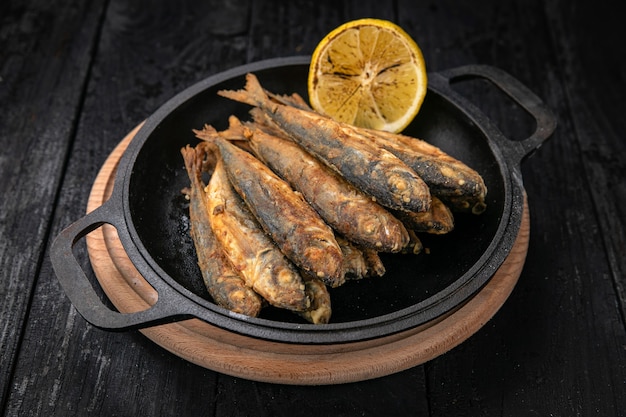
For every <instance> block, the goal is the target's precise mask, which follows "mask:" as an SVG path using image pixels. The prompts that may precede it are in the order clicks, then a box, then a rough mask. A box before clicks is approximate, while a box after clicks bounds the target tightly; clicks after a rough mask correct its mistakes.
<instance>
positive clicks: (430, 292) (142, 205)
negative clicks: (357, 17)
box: [51, 57, 556, 344]
mask: <svg viewBox="0 0 626 417" xmlns="http://www.w3.org/2000/svg"><path fill="white" fill-rule="evenodd" d="M308 62H309V58H308V57H293V58H283V59H272V60H267V61H262V62H258V63H254V64H250V65H245V66H242V67H239V68H235V69H232V70H230V71H226V72H224V73H221V74H218V75H215V76H212V77H209V78H207V79H205V80H203V81H201V82H199V83H197V84H195V85H193V86H191V87H190V88H188V89H186V90H185V91H183V92H181V93H180V94H178V95H177V96H175V97H173V98H172V99H171V100H169V101H168V102H166V103H165V104H164V105H163V106H162V107H161V108H159V109H158V111H156V113H154V114H153V115H152V116H150V117H149V118H148V119H147V120H146V122H145V124H144V126H143V127H142V128H141V129H140V131H139V132H138V133H137V135H136V136H135V137H134V139H133V140H132V141H131V143H130V144H129V146H128V148H127V150H126V152H125V153H124V155H123V157H122V159H121V161H120V163H119V166H118V170H117V174H116V177H115V185H114V189H113V193H112V196H111V198H110V199H109V200H108V201H107V202H106V203H104V204H103V205H102V206H101V207H100V208H98V209H96V210H95V211H93V212H91V213H89V214H87V215H86V216H85V217H83V218H82V219H80V220H78V221H77V222H75V223H74V224H72V225H70V226H69V227H68V228H67V229H65V230H64V231H62V232H61V234H60V235H59V236H58V237H57V239H56V240H55V241H54V243H53V245H52V252H51V257H52V262H53V266H54V269H55V271H56V274H57V276H58V278H59V281H60V282H61V284H62V286H63V288H64V290H65V291H66V293H67V295H68V297H69V298H70V300H71V301H72V303H73V304H74V306H75V307H76V309H77V310H78V311H79V313H80V314H81V315H82V316H83V317H84V318H85V319H86V320H87V321H88V322H90V323H91V324H93V325H94V326H97V327H99V328H103V329H108V330H125V329H133V328H141V327H148V326H153V325H156V324H160V323H165V322H171V321H176V320H181V319H186V318H190V317H197V318H200V319H202V320H205V321H207V322H209V323H211V324H213V325H216V326H219V327H221V328H224V329H227V330H229V331H232V332H236V333H240V334H243V335H246V336H250V337H255V338H263V339H267V340H273V341H277V342H288V343H312V344H316V343H317V344H331V343H346V342H354V341H360V340H366V339H372V338H377V337H382V336H386V335H390V334H393V333H396V332H400V331H403V330H407V329H410V328H414V327H415V326H418V325H421V324H424V323H427V322H429V321H431V320H433V319H435V318H437V317H439V316H441V315H443V314H445V313H447V312H449V311H451V310H453V309H454V308H456V307H458V306H460V305H461V304H462V303H464V302H465V301H467V300H468V299H469V297H471V296H472V295H473V294H475V293H476V292H477V291H478V290H479V289H480V288H481V287H482V286H483V285H485V284H486V283H487V282H488V280H489V279H490V278H491V277H492V275H493V274H494V273H495V271H496V269H497V268H498V267H499V266H500V265H501V263H502V262H503V260H504V259H505V258H506V256H507V254H508V253H509V251H510V249H511V247H512V245H513V242H514V239H515V237H516V236H517V233H518V230H519V226H520V222H521V215H522V210H523V195H524V189H523V184H522V177H521V172H520V168H519V165H520V163H521V161H522V160H523V159H524V158H525V157H526V156H527V155H529V154H530V153H531V152H533V151H534V150H535V149H537V148H538V147H539V146H540V145H541V144H542V143H543V142H544V141H545V140H546V139H547V138H548V137H549V136H550V135H551V134H552V132H553V131H554V129H555V127H556V121H555V117H554V116H553V114H552V112H551V111H550V110H549V109H547V108H546V107H545V105H544V104H543V103H542V102H541V100H540V99H538V98H537V97H536V96H535V95H534V94H533V93H532V92H530V91H529V90H528V89H527V88H526V87H524V86H523V85H521V84H520V82H519V81H517V80H516V79H514V78H512V77H511V76H510V75H508V74H506V73H504V72H502V71H501V70H498V69H496V68H493V67H488V66H465V67H460V68H456V69H452V70H447V71H442V72H437V73H431V74H429V88H428V93H427V96H426V99H425V102H424V104H423V107H422V109H421V110H420V113H419V115H418V116H417V118H416V119H415V121H414V122H413V123H412V124H411V125H410V126H409V127H408V128H407V129H406V131H405V133H407V134H409V135H412V136H415V137H420V138H423V139H426V140H428V141H429V142H431V143H433V144H434V145H436V146H439V147H440V148H442V149H443V150H444V151H446V152H448V153H450V154H451V155H453V156H455V157H457V158H459V159H461V160H462V161H464V162H465V163H467V164H468V165H469V166H471V167H473V168H475V169H476V170H477V171H478V172H479V173H480V174H481V175H482V176H483V178H484V180H485V182H486V184H487V187H488V190H489V191H488V196H487V205H488V208H487V211H486V212H485V213H484V214H482V215H480V216H474V215H457V216H456V229H455V231H454V232H452V233H451V234H449V235H445V236H432V237H425V238H424V245H425V246H427V247H429V248H430V254H429V255H425V254H422V255H417V256H409V255H389V256H384V258H383V261H384V263H385V266H386V268H387V273H386V275H385V276H384V277H382V278H379V279H366V280H362V281H358V282H349V283H348V284H346V285H344V286H342V287H340V288H337V289H333V290H331V296H332V303H333V317H332V321H331V323H330V324H326V325H312V324H308V323H305V322H303V321H301V319H300V318H299V317H297V316H296V315H295V314H293V313H290V312H287V311H281V310H277V309H273V308H268V309H266V310H265V311H264V312H263V313H262V315H261V317H259V318H249V317H245V316H242V315H240V314H235V313H232V312H229V311H227V310H225V309H223V308H220V307H219V306H217V305H215V304H214V303H213V302H212V301H211V299H210V297H209V296H208V294H207V292H206V290H205V289H204V287H203V285H202V280H201V276H200V271H199V269H198V266H197V264H196V257H195V251H194V248H193V243H192V241H191V239H190V238H189V233H188V227H189V222H188V217H187V208H188V207H187V204H186V202H185V200H184V198H183V196H182V195H181V189H182V188H183V187H186V186H187V185H188V184H189V179H188V177H187V174H186V172H185V170H184V165H183V162H182V157H181V155H180V152H179V150H180V148H182V147H183V146H185V145H186V144H192V145H193V144H195V143H197V140H196V139H195V137H194V135H193V133H192V131H191V129H193V128H200V127H202V126H203V125H204V124H205V123H210V124H213V125H214V126H215V127H216V128H218V129H222V128H225V127H226V124H227V118H228V116H229V115H231V114H235V115H237V116H239V117H240V118H244V119H245V118H247V117H248V111H249V109H250V108H249V107H248V106H246V105H243V104H239V103H236V102H233V101H230V100H228V99H225V98H222V97H219V96H218V95H217V91H218V90H220V89H239V88H243V85H244V75H245V74H246V73H247V72H253V73H255V74H256V75H257V76H258V78H259V79H260V81H261V83H262V85H263V86H264V87H266V88H267V89H268V90H270V91H272V92H275V93H292V92H298V93H300V94H301V95H303V96H304V97H306V77H307V71H308ZM468 78H479V79H486V80H488V81H490V82H492V83H493V84H495V85H496V86H497V87H499V88H500V89H501V90H502V91H504V92H505V93H506V94H507V95H509V96H510V97H511V98H512V99H513V100H514V101H515V102H516V103H517V104H518V105H519V106H520V107H521V108H523V109H524V110H526V111H527V112H528V113H529V114H530V115H531V116H532V117H534V119H535V120H536V130H535V132H534V133H533V134H532V135H531V136H530V137H528V138H526V139H524V140H521V141H512V140H509V139H508V138H506V137H504V135H503V134H502V133H501V132H500V131H499V130H498V129H497V128H496V127H495V126H494V124H493V123H492V122H491V121H490V120H489V119H488V118H487V117H486V116H485V115H484V114H483V113H481V112H480V111H479V110H478V109H477V108H476V107H475V106H474V105H472V104H471V103H469V102H468V101H467V100H466V99H464V98H463V97H462V96H460V95H459V94H458V93H456V92H455V91H454V90H453V89H452V88H451V83H452V82H453V81H457V80H461V79H468ZM105 223H108V224H111V225H113V226H114V227H115V228H116V229H117V232H118V234H119V237H120V240H121V242H122V244H123V246H124V249H125V250H126V252H127V254H128V256H129V258H130V259H131V261H132V262H133V264H134V266H135V267H136V268H137V269H138V271H139V272H140V273H141V274H142V276H143V277H144V278H145V279H146V280H147V281H148V282H149V283H150V284H151V285H152V286H153V287H154V288H155V289H156V291H158V294H159V296H158V301H157V302H156V303H155V304H154V305H153V306H152V307H151V308H149V309H148V310H146V311H142V312H137V313H132V314H122V313H119V312H116V311H113V310H111V309H110V308H108V307H107V306H105V304H104V303H103V302H102V301H101V300H100V298H99V297H98V295H97V293H96V292H95V290H94V288H93V286H92V284H91V283H90V282H89V280H88V278H87V276H86V274H85V273H84V271H83V270H82V268H81V267H80V265H79V263H78V262H77V259H76V257H75V256H74V255H73V253H72V248H73V246H74V245H75V243H76V242H77V241H78V240H79V239H81V238H82V237H84V236H85V235H86V234H87V233H89V232H90V231H92V230H94V229H96V228H98V227H100V226H101V225H102V224H105Z"/></svg>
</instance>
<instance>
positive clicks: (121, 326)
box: [50, 199, 188, 331]
mask: <svg viewBox="0 0 626 417" xmlns="http://www.w3.org/2000/svg"><path fill="white" fill-rule="evenodd" d="M118 213H120V210H118V209H117V208H116V207H115V201H114V199H109V200H108V201H107V202H105V203H104V204H103V205H102V206H100V207H98V208H97V209H95V210H93V211H92V212H90V213H89V214H87V215H85V216H84V217H83V218H81V219H80V220H78V221H76V222H75V223H73V224H71V225H70V226H68V227H67V228H66V229H65V230H63V231H62V232H61V233H60V234H59V236H57V237H56V239H55V240H54V242H53V243H52V246H51V250H50V251H51V252H50V257H51V261H52V267H53V269H54V271H55V273H56V275H57V277H58V279H59V282H60V283H61V286H62V287H63V289H64V290H65V293H66V294H67V296H68V298H69V299H70V301H71V302H72V304H73V305H74V307H75V308H76V310H77V311H78V312H79V313H80V315H81V316H82V317H83V318H84V319H85V320H87V321H88V322H89V323H91V324H92V325H94V326H95V327H98V328H101V329H105V330H116V331H122V330H131V329H137V328H142V327H148V326H153V325H156V324H162V323H166V322H171V321H175V320H180V319H182V318H187V317H188V316H185V315H184V314H183V313H180V312H179V311H177V309H176V306H177V305H181V303H180V302H178V300H177V299H176V297H180V296H179V295H178V293H177V292H176V291H175V290H173V289H171V288H169V289H168V288H165V287H163V286H162V285H161V286H160V287H162V288H158V287H159V286H158V285H155V283H151V285H153V286H154V287H155V289H156V290H157V292H158V294H159V297H158V300H157V302H156V303H155V304H154V305H152V306H151V307H150V308H148V309H146V310H143V311H139V312H136V313H120V312H117V311H113V310H111V309H110V308H109V307H107V306H106V305H104V304H103V302H102V301H101V300H100V297H99V296H98V294H97V293H96V291H95V289H94V287H93V286H92V284H91V282H90V281H89V279H88V278H87V276H86V274H85V272H84V271H83V269H82V267H81V266H80V264H79V263H78V261H77V259H76V257H75V255H74V253H73V252H72V249H73V247H74V245H75V244H76V243H77V242H78V241H79V240H80V239H81V238H83V237H85V236H86V235H87V234H88V233H90V232H92V231H93V230H96V229H97V228H98V227H100V226H102V225H104V224H111V225H113V226H114V227H116V228H117V230H118V231H119V230H120V228H123V227H124V224H125V222H124V218H123V216H121V215H120V214H118Z"/></svg>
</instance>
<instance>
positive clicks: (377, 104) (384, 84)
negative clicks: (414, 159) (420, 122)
mask: <svg viewBox="0 0 626 417" xmlns="http://www.w3.org/2000/svg"><path fill="white" fill-rule="evenodd" d="M307 87H308V93H309V101H310V104H311V107H313V109H315V110H316V111H317V112H319V113H322V114H325V115H327V116H329V117H332V118H333V119H335V120H339V121H342V122H347V123H350V124H353V125H355V126H359V127H367V128H372V129H379V130H386V131H389V132H400V131H401V130H403V129H404V128H405V127H406V126H407V125H408V124H409V123H410V122H411V121H412V120H413V118H414V117H415V115H416V114H417V112H418V111H419V109H420V107H421V105H422V102H423V101H424V96H425V95H426V89H427V76H426V65H425V64H424V58H423V56H422V51H421V50H420V48H419V47H418V45H417V44H416V43H415V41H414V40H413V39H412V38H411V37H410V36H409V35H408V34H407V33H406V32H405V31H404V30H402V28H400V27H399V26H397V25H396V24H394V23H392V22H389V21H387V20H380V19H359V20H354V21H350V22H348V23H345V24H343V25H341V26H339V27H338V28H336V29H335V30H333V31H332V32H330V33H329V34H328V35H326V37H324V39H322V41H321V42H320V43H319V44H318V46H317V47H316V48H315V51H314V52H313V56H312V58H311V65H310V68H309V76H308V85H307Z"/></svg>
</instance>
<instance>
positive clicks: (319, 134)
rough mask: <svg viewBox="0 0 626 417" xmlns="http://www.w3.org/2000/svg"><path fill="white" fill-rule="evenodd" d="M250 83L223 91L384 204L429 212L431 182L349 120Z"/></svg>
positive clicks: (250, 78) (249, 80) (254, 80)
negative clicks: (261, 113)
mask: <svg viewBox="0 0 626 417" xmlns="http://www.w3.org/2000/svg"><path fill="white" fill-rule="evenodd" d="M246 81H247V82H246V86H245V90H238V91H224V90H222V91H219V92H218V94H220V95H222V96H224V97H228V98H230V99H232V100H236V101H240V102H243V103H247V104H250V105H252V106H256V107H259V108H260V109H262V110H263V111H264V112H265V114H266V115H267V116H268V117H269V118H271V119H272V121H274V122H275V123H276V125H278V126H279V127H280V128H281V129H282V130H284V131H285V132H286V133H287V134H288V135H289V137H290V138H291V139H292V140H294V141H295V142H297V143H298V144H299V145H301V146H302V147H303V148H304V149H306V150H307V151H308V152H310V153H312V154H314V155H315V156H316V157H317V158H318V159H320V160H321V161H323V162H324V163H325V164H327V165H328V166H329V167H331V168H332V169H334V170H335V171H337V172H338V173H340V174H341V175H342V176H343V177H344V178H345V179H346V180H348V181H349V182H351V183H352V184H353V185H354V186H356V187H357V188H358V189H360V190H362V191H364V192H366V193H367V194H369V195H370V196H373V197H374V198H375V199H376V201H378V202H379V203H380V204H381V205H383V206H386V207H389V208H392V209H397V210H404V211H426V210H428V208H429V206H430V191H429V189H428V186H427V185H426V184H425V183H424V181H423V180H422V179H421V178H420V177H419V176H418V175H417V174H416V173H415V172H414V171H413V170H412V169H411V168H409V167H408V166H407V165H406V164H405V163H404V162H402V161H401V160H400V159H398V158H397V157H396V156H395V155H393V154H392V153H391V152H389V151H387V150H385V149H383V148H381V147H379V146H373V145H372V143H371V141H369V140H368V139H367V138H365V137H363V136H362V135H359V134H358V133H356V132H355V131H354V129H352V128H351V127H350V126H349V125H347V124H344V123H340V122H336V121H334V120H333V119H331V118H329V117H325V116H321V115H319V114H317V113H313V112H309V111H305V110H302V109H300V108H297V107H294V106H289V105H284V104H281V103H278V102H277V101H276V100H271V99H270V97H269V96H268V95H267V94H266V93H265V91H264V90H263V88H262V87H261V85H260V84H259V81H258V79H257V78H256V76H254V74H247V76H246Z"/></svg>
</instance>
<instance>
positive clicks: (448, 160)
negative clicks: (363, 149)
mask: <svg viewBox="0 0 626 417" xmlns="http://www.w3.org/2000/svg"><path fill="white" fill-rule="evenodd" d="M355 130H357V131H358V132H360V133H361V134H363V135H364V136H366V137H368V138H369V139H371V140H372V141H373V143H376V144H377V145H379V146H381V147H383V148H384V149H387V150H388V151H389V152H391V153H393V154H394V155H396V156H397V157H398V158H399V159H401V160H402V161H404V162H405V163H406V164H407V165H408V166H410V167H411V168H412V169H413V170H414V171H415V172H416V173H417V174H418V175H419V176H420V177H421V178H422V179H423V180H424V182H426V184H428V187H429V188H430V191H431V194H432V195H435V196H437V197H439V198H440V199H441V200H443V201H444V202H445V203H446V204H448V205H449V206H450V207H451V208H452V209H453V210H455V211H459V212H471V213H474V214H481V213H483V212H484V211H485V209H486V208H487V205H486V203H485V196H486V194H487V186H486V185H485V182H484V180H483V178H482V177H481V176H480V174H479V173H478V172H476V171H475V170H474V169H472V168H470V167H469V166H467V165H466V164H465V163H463V162H461V161H459V160H458V159H456V158H454V157H452V156H450V155H448V154H447V153H445V152H443V151H442V150H441V149H439V148H437V147H436V146H434V145H431V144H429V143H428V142H425V141H423V140H420V139H416V138H412V137H409V136H406V135H399V134H394V133H390V132H383V131H378V130H373V129H362V128H355Z"/></svg>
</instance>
